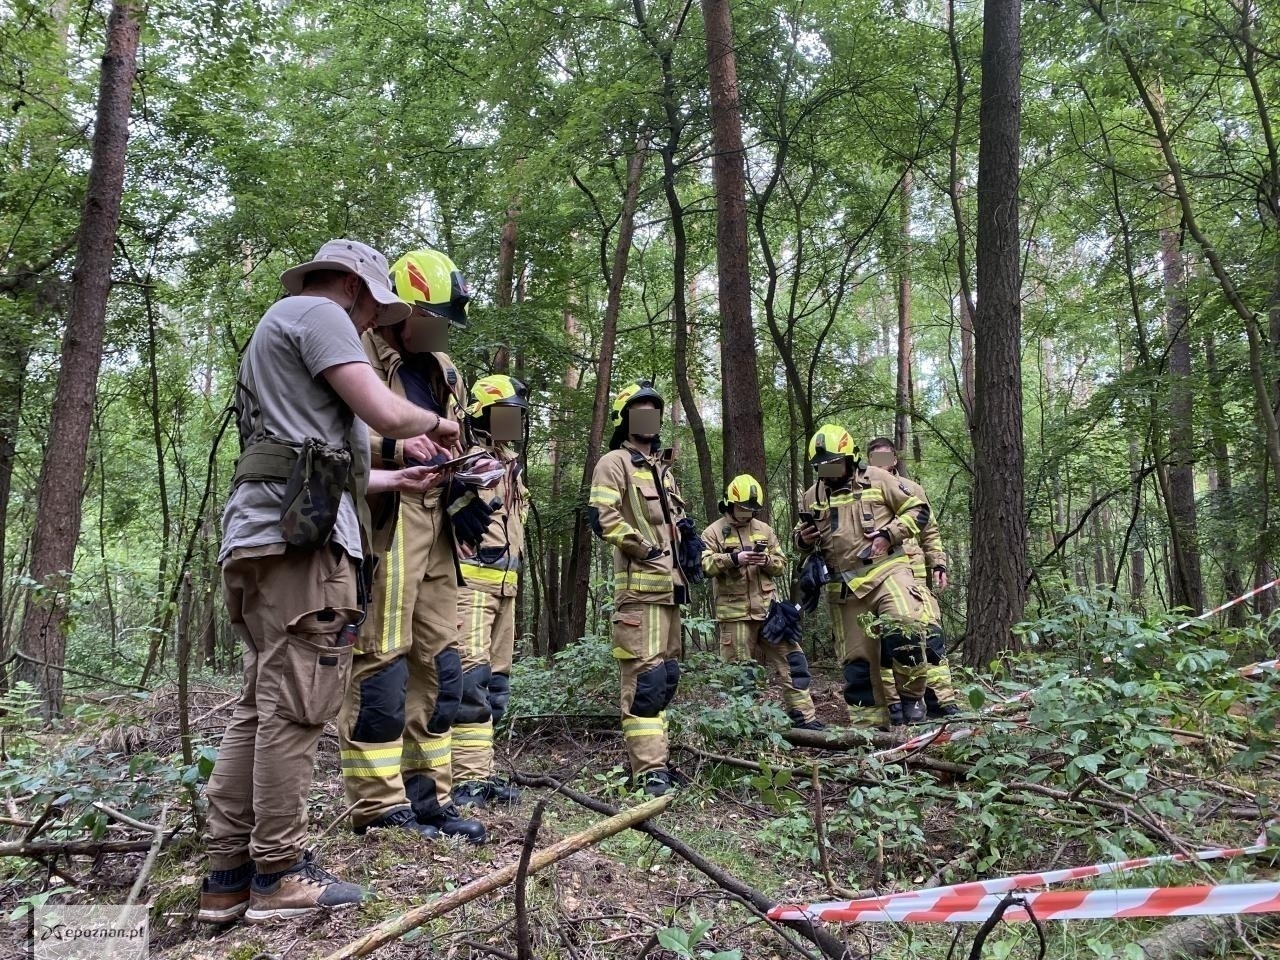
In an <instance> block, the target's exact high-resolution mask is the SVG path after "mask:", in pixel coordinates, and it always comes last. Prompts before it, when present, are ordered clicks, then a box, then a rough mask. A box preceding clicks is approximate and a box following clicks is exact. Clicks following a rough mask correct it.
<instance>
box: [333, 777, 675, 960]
mask: <svg viewBox="0 0 1280 960" xmlns="http://www.w3.org/2000/svg"><path fill="white" fill-rule="evenodd" d="M671 800H672V797H671V796H670V795H668V796H665V797H655V798H654V799H652V800H649V801H648V802H646V803H642V804H640V806H638V807H633V808H632V809H630V810H627V811H625V812H623V813H618V814H616V815H615V816H612V817H610V818H609V819H608V820H603V821H601V822H600V823H597V824H595V825H594V826H592V827H589V828H588V829H586V830H583V831H582V832H581V833H576V834H574V835H573V836H571V837H567V838H566V839H564V840H561V841H560V842H559V843H553V844H552V845H551V846H549V847H547V848H546V849H545V850H541V851H539V852H538V853H535V854H534V855H533V857H532V858H531V859H530V862H529V870H530V871H531V872H533V873H537V872H538V871H539V870H542V869H544V868H545V867H548V866H550V865H551V864H553V863H556V862H557V861H559V860H563V859H564V858H565V857H568V856H570V855H571V854H574V853H577V852H578V851H579V850H583V849H585V848H587V847H590V846H592V845H593V844H596V843H599V842H600V841H601V840H603V839H605V838H606V837H611V836H613V835H614V834H615V833H621V832H622V831H623V830H626V829H627V828H628V827H637V826H643V825H644V821H646V820H648V819H649V818H650V817H652V816H656V815H657V814H659V813H661V812H662V811H663V810H665V809H666V808H667V807H668V805H670V803H671ZM518 869H519V865H518V864H515V863H512V864H509V865H508V866H505V867H503V868H502V869H501V870H497V871H495V872H493V873H491V874H489V875H488V876H487V877H481V878H480V879H478V880H473V881H472V882H471V883H468V884H466V885H465V886H461V887H459V888H458V889H457V890H453V891H450V892H449V893H446V894H444V895H443V896H441V897H438V898H437V899H435V900H433V901H431V902H430V903H427V904H423V905H422V906H420V907H414V908H413V909H412V910H410V911H408V912H407V913H403V914H401V915H400V916H398V917H393V918H392V919H390V920H387V921H385V922H383V923H380V924H378V925H377V926H376V927H374V928H373V929H371V930H369V931H368V932H367V933H366V934H364V936H362V937H360V938H359V939H358V940H353V941H352V942H351V943H349V944H347V945H346V946H345V947H343V948H341V949H340V950H336V951H334V952H333V953H331V954H329V955H328V956H327V957H325V958H324V960H352V958H354V957H363V956H367V955H368V954H370V953H372V952H373V951H374V950H377V949H378V948H379V947H381V946H382V945H384V944H386V943H389V942H390V941H392V940H394V939H395V938H396V937H400V936H403V935H404V934H406V933H408V932H409V931H410V930H416V929H417V928H418V927H420V926H422V925H423V924H424V923H426V922H428V921H429V920H434V919H435V918H436V917H441V916H444V915H445V914H446V913H448V912H450V911H451V910H454V909H456V908H457V907H460V906H462V905H463V904H465V903H470V902H471V901H472V900H475V899H477V898H479V897H482V896H484V895H485V894H486V893H492V892H493V891H494V890H497V889H498V888H499V887H503V886H506V885H507V884H508V883H510V882H511V881H512V880H514V879H515V876H516V872H517V870H518Z"/></svg>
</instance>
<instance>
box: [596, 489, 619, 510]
mask: <svg viewBox="0 0 1280 960" xmlns="http://www.w3.org/2000/svg"><path fill="white" fill-rule="evenodd" d="M588 502H589V503H601V504H605V505H606V506H612V505H614V504H617V503H621V502H622V494H621V493H619V492H618V491H617V490H615V489H613V487H592V488H591V496H590V499H589V500H588Z"/></svg>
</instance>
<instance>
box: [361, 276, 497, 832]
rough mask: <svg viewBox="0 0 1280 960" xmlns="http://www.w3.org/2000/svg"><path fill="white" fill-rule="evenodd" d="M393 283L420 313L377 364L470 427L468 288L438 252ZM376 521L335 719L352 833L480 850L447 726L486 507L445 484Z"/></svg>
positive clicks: (384, 461)
mask: <svg viewBox="0 0 1280 960" xmlns="http://www.w3.org/2000/svg"><path fill="white" fill-rule="evenodd" d="M391 279H392V282H393V283H394V285H395V290H396V293H397V294H398V295H399V296H400V297H401V298H403V299H404V300H406V301H408V302H409V303H410V304H411V305H412V307H413V313H412V315H411V316H410V317H409V319H408V320H406V321H404V322H403V323H400V324H397V325H395V326H393V327H388V328H386V329H384V330H381V331H378V332H376V333H366V334H365V336H364V338H363V340H364V348H365V353H366V354H367V356H368V358H369V362H370V363H371V364H372V365H373V368H374V370H375V372H377V373H378V374H379V375H380V376H381V377H382V378H383V380H384V381H385V382H386V384H387V385H388V386H389V387H390V388H391V389H392V390H393V391H394V392H395V393H397V394H400V395H401V396H404V397H406V398H407V399H409V400H410V401H411V402H413V403H414V404H416V405H417V406H419V407H422V408H424V409H426V410H429V411H431V412H432V413H433V414H434V415H435V416H436V417H437V418H440V419H443V420H447V421H452V422H453V423H455V424H457V423H460V421H461V419H462V404H463V403H464V401H465V399H466V386H465V385H464V384H463V382H462V377H461V376H460V375H459V374H458V370H457V368H456V367H455V366H454V365H453V361H451V360H450V359H449V356H448V354H446V353H444V352H443V350H444V348H445V346H446V345H447V343H448V332H449V328H450V327H451V326H458V327H464V326H465V325H466V319H467V302H468V301H469V300H470V295H469V293H468V291H467V286H466V282H465V280H463V278H462V274H461V273H460V272H459V270H458V268H457V267H456V266H455V265H454V263H453V261H452V260H450V259H449V258H448V257H447V256H445V255H444V254H443V253H440V252H439V251H436V250H414V251H412V252H410V253H407V254H405V255H404V256H403V257H401V258H400V259H399V260H398V261H396V263H395V265H394V266H393V267H392V270H391ZM371 445H372V449H373V458H374V463H375V465H376V466H379V467H383V468H386V469H394V468H396V467H400V466H404V465H406V464H408V465H413V464H418V463H423V462H427V463H428V464H430V463H431V462H432V461H438V460H440V459H442V457H441V456H440V454H439V452H438V451H436V450H433V449H430V448H427V447H424V446H423V445H421V444H419V443H418V442H416V441H410V440H404V441H400V440H394V439H392V438H391V437H384V436H379V435H377V434H373V435H372V436H371ZM370 511H371V514H372V517H373V524H374V533H373V549H374V553H375V555H376V556H377V557H378V558H379V563H378V568H377V573H376V576H375V578H374V583H373V591H372V597H371V600H370V604H369V614H368V618H367V619H366V621H365V623H364V626H363V628H362V630H361V632H360V638H359V640H358V644H357V650H356V653H355V659H354V664H353V668H352V677H351V685H350V687H349V688H348V690H347V695H346V698H345V700H344V701H343V705H342V712H341V714H340V715H339V718H338V737H339V751H340V758H341V764H342V777H343V783H344V785H345V786H346V792H347V799H348V801H349V802H350V803H352V804H353V805H354V806H353V807H352V810H351V825H352V828H353V829H354V830H355V832H356V833H358V834H363V833H365V832H366V831H367V830H370V829H398V830H407V831H412V832H415V833H418V834H421V835H423V836H426V837H431V838H434V837H438V836H440V835H441V834H443V835H445V836H459V837H462V838H464V839H465V840H467V841H469V842H471V843H483V842H484V840H485V830H484V826H483V825H482V824H481V823H479V822H478V821H476V820H471V819H467V818H465V817H463V816H462V815H461V814H460V813H459V811H458V808H457V807H456V806H455V805H454V804H453V800H452V797H451V791H452V780H451V765H452V756H451V745H452V731H451V728H452V725H453V721H454V717H455V715H456V713H457V710H458V706H459V703H460V702H461V699H462V661H461V658H460V656H459V652H458V635H457V621H456V610H457V603H458V572H457V560H456V558H455V554H454V550H455V547H454V543H455V539H457V540H459V542H465V541H466V540H467V539H468V538H470V539H471V540H472V541H473V542H475V543H478V541H479V537H478V536H476V535H475V528H476V527H477V526H478V527H479V529H480V531H481V532H483V529H484V527H485V526H486V525H487V521H488V514H489V512H490V511H489V507H488V506H487V503H486V501H485V499H484V497H483V496H480V495H478V494H477V492H476V491H474V490H468V489H464V488H462V487H461V485H460V484H458V483H457V482H456V481H454V480H449V481H448V482H445V483H442V484H440V485H439V486H437V487H434V488H432V489H430V490H428V491H427V492H426V493H424V494H405V493H401V494H398V495H396V494H393V495H390V496H382V497H376V498H371V499H370Z"/></svg>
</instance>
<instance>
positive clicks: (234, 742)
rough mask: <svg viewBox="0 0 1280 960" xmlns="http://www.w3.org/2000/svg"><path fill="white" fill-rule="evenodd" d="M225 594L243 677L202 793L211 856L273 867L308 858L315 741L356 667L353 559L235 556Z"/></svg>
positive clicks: (330, 554) (220, 866)
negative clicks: (346, 636)
mask: <svg viewBox="0 0 1280 960" xmlns="http://www.w3.org/2000/svg"><path fill="white" fill-rule="evenodd" d="M222 592H223V598H224V599H225V601H226V604H227V613H228V615H229V617H230V620H231V628H232V630H233V631H234V632H235V633H236V635H237V636H238V637H239V638H240V639H241V640H242V641H244V685H243V687H242V688H241V691H240V702H239V703H238V704H236V708H235V711H234V712H233V713H232V715H231V720H230V722H229V723H228V724H227V730H226V732H225V733H224V734H223V736H222V742H221V744H219V746H218V761H217V763H216V764H214V767H213V775H212V776H211V777H210V778H209V787H208V789H207V790H206V791H205V794H206V796H207V797H208V798H209V819H208V825H209V826H208V830H209V844H208V849H209V863H210V868H211V869H213V870H232V869H234V868H236V867H239V866H241V865H243V864H245V863H247V862H249V860H250V859H252V860H253V861H254V863H255V864H256V865H257V869H258V871H259V872H262V873H275V872H277V871H281V870H287V869H289V868H290V867H292V866H294V865H295V864H297V863H298V862H300V861H301V860H302V854H303V846H304V840H305V839H306V832H307V797H308V794H309V793H310V791H311V777H312V768H313V764H314V760H315V752H316V743H317V741H319V739H320V732H321V731H322V730H323V729H324V724H325V722H326V721H327V720H330V719H332V718H333V717H334V715H335V714H337V712H338V707H339V705H340V704H341V703H342V696H343V692H344V691H345V690H346V689H347V681H348V678H349V677H350V675H351V647H350V646H349V645H345V646H344V645H342V641H341V640H340V639H339V633H340V631H341V630H342V628H343V627H344V626H345V625H346V624H347V622H348V621H349V619H354V617H355V616H356V614H357V611H356V610H355V609H354V607H355V605H356V573H355V564H354V563H353V562H352V561H351V559H350V558H349V557H347V555H346V554H345V553H337V552H335V551H334V550H333V549H332V548H328V547H326V548H322V549H319V550H308V551H302V550H289V551H287V552H285V553H282V554H275V555H271V556H264V557H254V558H232V559H231V560H228V561H227V563H226V564H225V565H224V566H223V568H222ZM335 642H337V644H338V645H335Z"/></svg>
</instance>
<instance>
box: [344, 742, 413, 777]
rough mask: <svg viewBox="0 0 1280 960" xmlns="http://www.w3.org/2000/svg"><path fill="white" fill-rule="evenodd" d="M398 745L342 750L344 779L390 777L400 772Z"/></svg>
mask: <svg viewBox="0 0 1280 960" xmlns="http://www.w3.org/2000/svg"><path fill="white" fill-rule="evenodd" d="M400 753H401V751H400V744H398V743H397V744H396V745H395V746H393V747H377V748H375V749H373V750H359V749H356V748H354V747H352V748H349V749H346V750H342V751H341V752H340V754H339V756H340V759H341V761H342V775H343V776H344V777H392V776H395V775H396V774H397V773H399V772H400Z"/></svg>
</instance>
